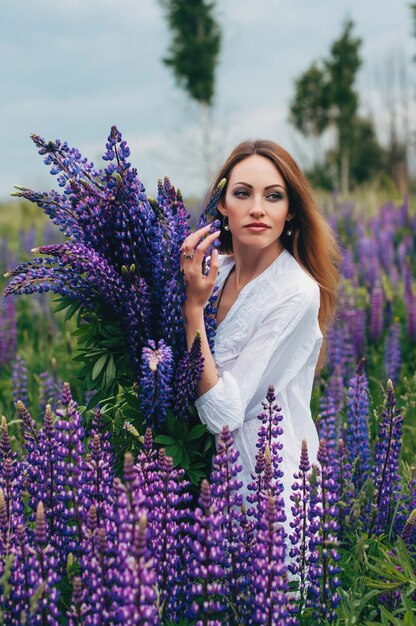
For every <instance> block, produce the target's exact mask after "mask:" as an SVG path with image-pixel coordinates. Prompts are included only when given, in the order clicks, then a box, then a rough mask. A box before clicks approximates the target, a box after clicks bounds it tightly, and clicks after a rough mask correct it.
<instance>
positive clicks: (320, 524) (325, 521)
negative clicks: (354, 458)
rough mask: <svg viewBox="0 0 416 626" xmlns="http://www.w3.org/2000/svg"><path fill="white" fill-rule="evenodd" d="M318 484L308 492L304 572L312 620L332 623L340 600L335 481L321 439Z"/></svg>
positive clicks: (335, 477) (337, 491)
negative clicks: (306, 562)
mask: <svg viewBox="0 0 416 626" xmlns="http://www.w3.org/2000/svg"><path fill="white" fill-rule="evenodd" d="M318 461H319V463H320V471H319V477H320V478H319V480H317V481H316V482H315V484H314V486H313V487H312V489H311V501H310V508H309V521H310V541H309V549H310V554H309V569H308V579H309V587H308V593H309V598H308V605H309V606H311V607H313V608H314V613H313V614H314V617H315V618H316V619H323V620H327V621H328V622H329V623H333V622H334V621H335V620H336V619H337V612H336V609H337V606H338V605H339V603H340V601H341V597H340V595H339V593H338V591H337V589H338V587H339V585H340V580H339V578H338V574H339V573H340V571H341V568H340V567H339V566H338V565H337V563H338V561H339V558H340V555H339V553H338V551H337V546H338V544H339V542H338V539H337V531H338V518H339V512H338V498H339V485H338V477H337V476H336V474H335V472H334V470H333V468H332V467H331V466H330V465H329V462H328V461H329V460H328V453H327V450H326V446H325V442H324V440H323V439H321V440H320V442H319V450H318Z"/></svg>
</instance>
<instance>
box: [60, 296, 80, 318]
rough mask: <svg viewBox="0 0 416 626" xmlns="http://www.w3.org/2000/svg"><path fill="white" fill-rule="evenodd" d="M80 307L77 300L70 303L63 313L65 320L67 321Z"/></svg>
mask: <svg viewBox="0 0 416 626" xmlns="http://www.w3.org/2000/svg"><path fill="white" fill-rule="evenodd" d="M80 308H81V303H80V302H78V301H77V302H74V303H73V304H71V305H70V306H69V307H68V310H67V312H66V313H65V317H64V319H65V321H66V322H68V321H69V320H70V319H71V318H72V317H73V316H74V315H75V313H76V312H77V311H78V309H80Z"/></svg>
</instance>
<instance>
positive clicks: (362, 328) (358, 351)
mask: <svg viewBox="0 0 416 626" xmlns="http://www.w3.org/2000/svg"><path fill="white" fill-rule="evenodd" d="M352 341H353V346H354V354H355V359H356V360H358V359H361V357H362V356H363V354H365V348H366V312H365V309H359V308H355V311H354V323H353V336H352Z"/></svg>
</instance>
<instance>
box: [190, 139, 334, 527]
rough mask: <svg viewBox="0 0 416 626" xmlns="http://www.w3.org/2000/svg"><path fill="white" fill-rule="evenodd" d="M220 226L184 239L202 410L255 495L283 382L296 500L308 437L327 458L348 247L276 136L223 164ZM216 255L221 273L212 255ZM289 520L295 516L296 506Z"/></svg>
mask: <svg viewBox="0 0 416 626" xmlns="http://www.w3.org/2000/svg"><path fill="white" fill-rule="evenodd" d="M223 178H225V179H226V180H227V182H226V186H225V188H224V190H223V192H222V195H221V197H220V200H219V202H218V207H217V212H218V217H219V218H220V219H221V227H220V230H219V231H217V232H215V233H212V234H209V226H207V227H205V228H202V229H200V230H198V231H196V232H195V233H192V234H191V235H190V236H189V237H187V238H186V240H185V241H184V243H183V246H182V255H181V267H182V269H183V272H184V275H185V284H186V285H187V287H186V289H187V299H186V302H185V304H184V320H185V327H186V336H187V342H188V346H191V344H192V342H193V340H194V337H195V334H196V332H197V331H198V330H199V331H200V332H201V341H202V354H203V357H204V369H203V372H202V376H201V380H200V383H199V397H198V399H197V401H196V407H197V410H198V413H199V417H200V419H201V421H202V422H203V423H204V424H206V425H207V428H208V430H209V431H210V432H211V433H216V434H217V433H219V432H221V429H222V427H223V426H224V425H228V426H229V428H230V430H231V431H233V435H234V441H235V445H236V447H237V449H238V450H239V452H240V455H241V456H240V460H241V464H242V466H243V474H242V480H243V483H244V488H243V489H244V495H245V496H247V493H248V492H247V485H248V484H249V483H250V482H251V481H252V478H251V474H252V473H253V472H254V471H255V462H256V454H257V452H258V450H257V448H256V442H257V432H258V429H259V422H258V420H257V419H255V418H256V417H257V415H258V414H259V413H260V412H261V411H262V406H261V402H262V401H264V399H265V396H266V392H267V388H268V386H269V385H274V388H275V392H276V395H277V403H278V404H279V406H280V407H281V409H282V414H283V416H284V419H283V421H282V422H281V426H282V428H283V431H284V433H283V438H282V442H283V462H282V465H281V469H282V470H283V472H284V477H283V483H284V488H285V489H284V493H283V495H284V497H285V501H286V502H288V495H287V494H288V493H290V486H291V484H292V482H293V472H295V471H296V470H297V468H298V465H299V456H300V448H301V442H302V439H303V438H306V440H307V443H308V449H309V455H310V459H311V460H312V461H316V455H317V451H318V436H317V432H316V428H315V425H314V422H313V420H312V416H311V411H310V400H311V393H312V384H313V379H314V373H315V368H316V365H317V362H318V357H319V354H320V351H321V344H322V338H323V333H325V330H326V328H327V326H328V323H329V321H330V319H331V316H332V314H333V311H334V307H335V292H336V287H337V282H338V272H337V270H336V263H337V262H338V259H339V252H338V247H337V244H336V242H335V239H334V237H333V235H332V233H331V231H330V228H329V226H328V225H327V223H326V222H325V220H324V218H323V217H322V216H321V214H320V213H319V211H318V210H317V208H316V206H315V203H314V201H313V198H312V193H311V190H310V188H309V186H308V183H307V181H306V179H305V177H304V176H303V174H302V172H301V171H300V170H299V167H298V166H297V164H296V163H295V161H294V160H293V158H292V157H291V156H290V155H289V154H288V152H286V150H284V149H283V148H281V147H280V146H278V145H277V144H275V143H274V142H271V141H264V140H257V141H245V142H243V143H241V144H239V145H238V146H237V147H236V148H235V149H234V150H233V152H232V153H231V155H230V156H229V158H228V159H227V161H226V162H225V164H224V166H223V167H222V168H221V170H220V172H219V174H218V177H217V180H216V181H215V183H214V186H213V188H215V187H216V186H217V185H218V183H219V181H220V180H221V179H223ZM218 237H219V239H220V251H221V252H222V253H223V254H221V255H219V254H218V252H217V250H215V249H214V250H213V252H212V254H211V262H210V270H209V273H208V275H207V276H204V275H203V273H202V269H201V268H202V262H203V257H204V254H205V253H206V252H207V251H208V250H209V249H210V247H212V245H213V243H214V241H215V239H216V238H218ZM215 285H218V294H219V295H218V298H217V332H216V337H215V350H214V355H213V354H212V353H211V350H210V348H209V345H208V341H207V336H206V333H205V329H204V306H205V304H206V302H207V300H208V299H209V297H210V295H211V293H212V291H213V289H214V286H215ZM286 515H287V516H288V515H289V516H290V513H289V506H288V505H287V506H286Z"/></svg>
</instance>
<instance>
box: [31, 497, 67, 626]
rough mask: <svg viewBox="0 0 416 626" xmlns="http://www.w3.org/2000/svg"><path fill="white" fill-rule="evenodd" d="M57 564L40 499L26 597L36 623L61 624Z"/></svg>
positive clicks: (32, 621)
mask: <svg viewBox="0 0 416 626" xmlns="http://www.w3.org/2000/svg"><path fill="white" fill-rule="evenodd" d="M57 565H58V562H57V558H56V556H55V550H54V549H53V548H52V546H51V545H50V544H49V543H48V533H47V525H46V520H45V510H44V507H43V503H42V502H39V503H38V505H37V508H36V523H35V531H34V545H33V548H31V550H30V552H29V555H28V559H27V568H28V587H29V594H30V595H29V597H28V598H27V601H28V604H30V605H31V607H30V608H31V611H32V612H33V613H32V615H31V620H30V624H34V626H43V625H44V624H45V625H46V624H51V625H53V626H58V624H59V623H60V612H59V609H58V599H59V591H58V589H57V582H58V580H59V576H58V574H57ZM39 590H41V591H40V593H39Z"/></svg>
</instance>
